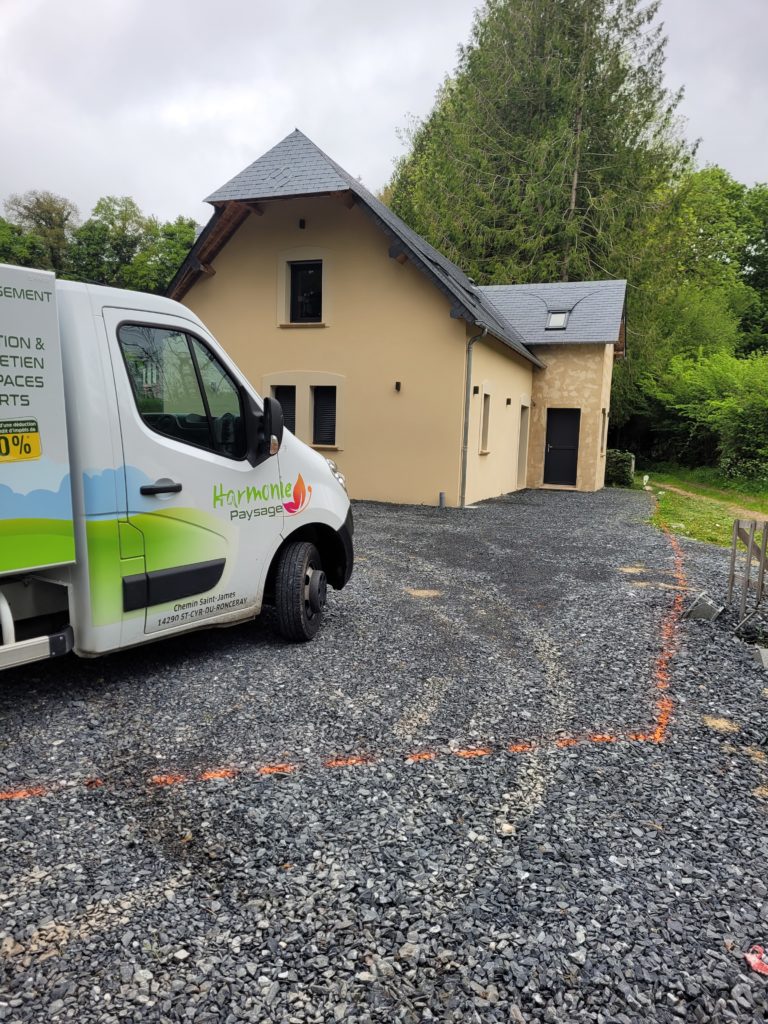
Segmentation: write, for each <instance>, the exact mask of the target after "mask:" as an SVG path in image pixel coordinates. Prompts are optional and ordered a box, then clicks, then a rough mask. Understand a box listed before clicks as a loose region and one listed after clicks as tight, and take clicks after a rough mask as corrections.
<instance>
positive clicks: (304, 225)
mask: <svg viewBox="0 0 768 1024" xmlns="http://www.w3.org/2000/svg"><path fill="white" fill-rule="evenodd" d="M306 226H307V222H306V221H305V220H304V218H303V217H300V218H299V230H300V231H303V230H304V228H305V227H306Z"/></svg>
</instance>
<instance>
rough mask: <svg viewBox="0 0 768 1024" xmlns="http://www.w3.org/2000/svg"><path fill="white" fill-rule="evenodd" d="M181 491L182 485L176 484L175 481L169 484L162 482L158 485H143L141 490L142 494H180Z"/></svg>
mask: <svg viewBox="0 0 768 1024" xmlns="http://www.w3.org/2000/svg"><path fill="white" fill-rule="evenodd" d="M180 490H181V484H175V483H173V481H170V482H169V483H167V484H166V483H160V481H158V482H157V483H156V484H142V486H141V487H140V488H139V492H140V493H141V494H178V493H179V491H180Z"/></svg>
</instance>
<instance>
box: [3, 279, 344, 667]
mask: <svg viewBox="0 0 768 1024" xmlns="http://www.w3.org/2000/svg"><path fill="white" fill-rule="evenodd" d="M352 562H353V551H352V513H351V509H350V504H349V499H348V497H347V493H346V487H345V482H344V478H343V476H342V474H341V473H339V471H338V469H337V467H336V466H335V464H334V463H332V462H330V461H329V460H327V459H325V458H323V456H322V455H321V454H320V453H319V452H316V451H313V450H312V449H311V448H309V447H308V446H307V445H305V444H303V443H302V442H301V441H299V440H298V439H297V438H295V437H294V436H293V435H292V434H291V433H289V432H288V431H286V432H285V433H284V432H283V415H282V411H281V409H280V406H279V404H278V403H277V402H276V401H275V400H274V399H272V398H264V399H261V398H259V396H258V395H257V394H256V392H255V391H254V390H253V388H252V387H251V385H250V384H249V383H248V381H247V380H246V379H245V378H244V377H243V375H242V374H241V373H240V371H239V370H238V369H237V367H236V366H235V365H234V364H233V363H232V361H231V360H230V359H228V358H227V356H226V354H225V353H224V352H223V351H222V350H221V348H220V347H219V346H218V345H217V344H216V341H215V340H214V339H213V338H212V337H211V335H210V333H209V332H208V331H207V330H206V328H205V326H204V325H203V324H202V323H201V322H200V320H198V319H197V317H196V316H195V315H194V314H193V313H191V312H190V311H189V310H188V309H187V308H186V307H184V306H182V305H180V304H179V303H178V302H173V301H171V300H170V299H166V298H162V297H159V296H154V295H143V294H139V293H137V292H127V291H120V290H118V289H113V288H102V287H97V286H93V285H85V284H76V283H73V282H69V281H57V280H56V279H55V276H54V275H53V274H51V273H48V272H46V271H38V270H27V269H24V268H21V267H11V266H6V265H0V632H1V634H2V636H1V640H0V668H7V667H9V666H12V665H22V664H25V663H28V662H32V661H37V660H40V659H42V658H48V657H52V656H55V655H59V654H65V653H66V652H68V651H70V650H74V651H75V652H76V653H77V654H79V655H82V656H85V657H91V656H94V655H98V654H105V653H106V652H108V651H115V650H119V649H121V648H124V647H132V646H135V645H137V644H143V643H146V642H148V641H151V640H156V639H158V638H160V637H163V636H171V635H174V634H178V633H184V632H188V631H190V630H193V629H200V628H202V627H208V626H228V625H231V624H233V623H235V622H241V621H243V620H246V619H250V618H253V617H254V616H256V615H257V614H258V613H259V611H260V610H261V607H262V605H263V604H265V603H273V604H274V605H275V606H276V610H277V621H278V623H279V627H280V630H281V632H282V633H283V635H284V636H286V637H287V638H289V639H291V640H309V639H311V638H312V637H313V636H314V635H315V633H316V632H317V629H318V626H319V623H320V620H321V617H322V613H323V608H324V606H325V601H326V587H327V584H330V585H331V586H332V587H335V588H336V589H339V588H341V587H343V586H344V585H345V584H346V582H347V580H348V579H349V577H350V575H351V573H352Z"/></svg>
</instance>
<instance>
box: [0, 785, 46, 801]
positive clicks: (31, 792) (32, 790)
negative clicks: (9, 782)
mask: <svg viewBox="0 0 768 1024" xmlns="http://www.w3.org/2000/svg"><path fill="white" fill-rule="evenodd" d="M50 792H51V791H50V790H49V789H46V788H45V786H29V787H28V788H27V789H6V790H4V791H3V792H0V800H29V798H30V797H32V796H46V795H47V794H48V793H50Z"/></svg>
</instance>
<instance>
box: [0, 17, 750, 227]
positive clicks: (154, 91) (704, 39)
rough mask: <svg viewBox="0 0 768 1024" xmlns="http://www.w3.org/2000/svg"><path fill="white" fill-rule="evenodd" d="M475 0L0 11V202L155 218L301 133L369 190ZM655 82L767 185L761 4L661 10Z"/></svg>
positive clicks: (705, 147) (709, 152)
mask: <svg viewBox="0 0 768 1024" xmlns="http://www.w3.org/2000/svg"><path fill="white" fill-rule="evenodd" d="M475 6H476V4H475V2H474V0H387V2H386V3H380V2H379V3H376V4H373V3H371V2H370V0H368V2H366V0H291V2H290V3H287V2H279V0H215V2H214V3H211V2H210V0H205V2H204V0H0V89H2V96H3V101H2V103H1V104H0V200H3V199H4V198H5V197H7V195H8V194H9V193H11V192H23V191H26V190H27V189H30V188H37V189H50V190H51V191H53V192H58V193H60V194H62V195H66V196H69V197H70V198H71V199H73V200H74V201H75V202H76V203H77V205H78V206H79V207H80V210H81V213H82V214H83V216H86V215H87V214H88V212H89V211H90V209H91V207H92V206H93V204H94V202H95V201H96V200H97V199H98V198H99V196H101V195H105V194H112V195H132V196H134V197H135V198H136V200H137V201H138V203H139V205H140V206H141V207H142V209H144V210H145V212H147V213H153V214H155V215H157V216H159V217H161V218H164V219H165V218H171V217H175V216H176V215H177V214H179V213H184V214H187V215H190V216H193V217H195V218H196V219H197V220H198V221H201V222H204V221H205V220H207V218H208V215H209V213H210V207H207V206H204V205H203V204H202V199H203V198H204V197H205V196H206V195H208V194H209V193H210V192H212V191H213V190H214V189H215V188H217V187H218V186H219V185H221V184H223V183H224V182H225V181H226V180H228V179H229V178H230V177H232V175H234V174H235V173H237V172H238V171H239V170H241V169H242V168H243V167H245V166H246V165H247V164H249V163H250V162H251V161H252V160H254V159H255V158H256V157H258V156H260V155H261V154H262V153H263V152H265V151H266V150H267V149H269V148H270V147H271V146H273V145H274V144H275V143H276V142H278V141H279V140H280V139H281V138H283V136H285V135H287V134H288V132H290V131H292V130H293V128H295V127H298V128H301V130H302V131H303V132H304V133H305V134H306V135H308V136H309V137H310V138H311V139H312V140H313V141H314V142H316V143H317V144H318V145H319V146H320V147H321V148H323V149H325V150H326V151H327V152H328V153H329V154H330V155H331V156H332V157H333V158H334V159H335V160H336V161H337V162H338V163H340V164H341V165H342V166H343V167H345V168H346V169H347V170H348V171H350V172H351V173H353V174H355V175H359V176H361V177H362V179H363V181H364V182H365V184H366V185H368V187H369V188H372V189H378V188H380V187H381V185H383V184H384V182H385V181H386V180H387V178H388V177H389V174H390V172H391V169H392V162H393V159H394V158H395V157H396V156H397V155H398V154H399V153H401V152H402V146H401V143H400V142H399V140H398V135H397V131H398V129H399V128H402V127H403V126H404V124H405V123H406V119H407V116H408V115H409V114H415V115H417V116H423V115H424V114H426V113H427V112H428V111H429V109H430V107H431V105H432V101H433V99H434V94H435V90H436V89H437V87H438V85H439V84H440V82H441V80H442V78H443V76H444V75H445V74H446V72H448V71H450V70H451V69H452V68H453V67H454V65H455V63H456V48H457V45H458V44H459V43H460V42H463V41H466V39H467V37H468V34H469V29H470V25H471V21H472V13H473V8H474V7H475ZM663 18H664V21H665V22H666V26H667V31H668V34H669V50H668V62H667V73H668V84H669V86H670V88H678V87H679V86H681V85H684V86H685V87H686V98H685V100H684V103H683V105H682V107H681V111H682V113H683V114H684V115H685V117H686V118H687V129H686V130H687V134H688V135H689V137H691V138H698V137H701V138H702V140H703V141H702V145H701V148H700V151H699V155H700V161H701V162H702V163H703V162H715V163H719V164H722V165H723V166H724V167H726V168H727V169H728V170H729V171H730V172H731V173H732V174H734V175H735V176H736V177H737V178H739V179H740V180H742V181H745V182H747V183H748V184H752V183H753V182H754V181H756V180H757V181H766V180H768V71H767V70H766V69H767V68H768V61H767V60H766V46H765V44H766V40H767V39H768V0H664V3H663Z"/></svg>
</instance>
